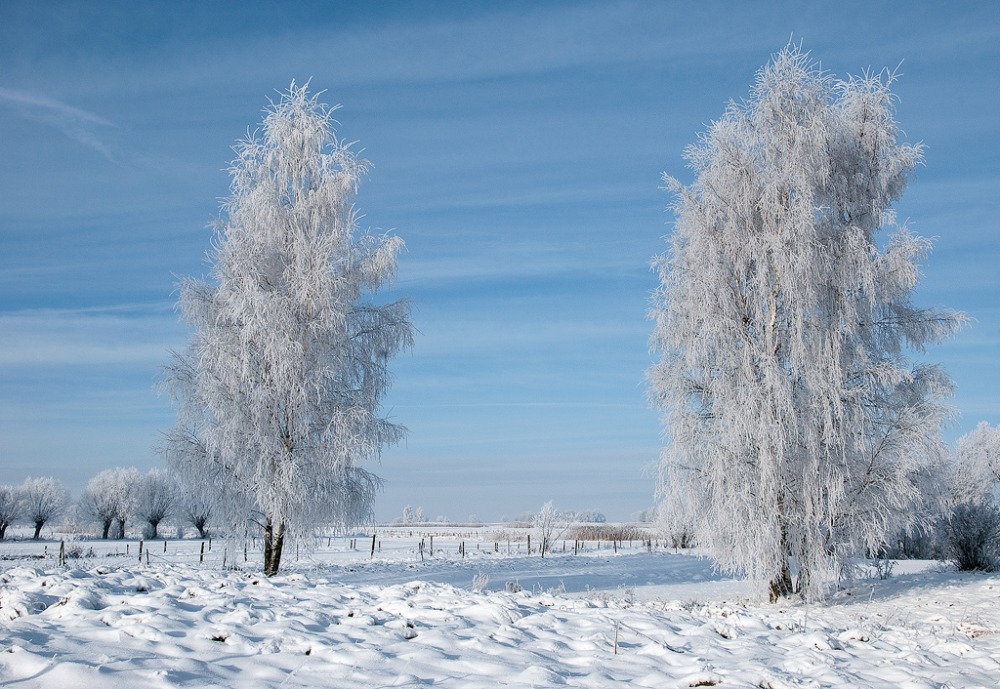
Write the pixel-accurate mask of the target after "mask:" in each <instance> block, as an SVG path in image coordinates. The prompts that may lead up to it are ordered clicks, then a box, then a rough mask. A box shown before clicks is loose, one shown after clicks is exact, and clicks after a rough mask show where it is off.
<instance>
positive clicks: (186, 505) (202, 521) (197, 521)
mask: <svg viewBox="0 0 1000 689" xmlns="http://www.w3.org/2000/svg"><path fill="white" fill-rule="evenodd" d="M181 513H182V514H183V516H184V519H185V520H186V521H187V523H189V524H190V525H191V526H193V527H194V528H196V529H197V530H198V538H207V537H208V523H209V522H210V521H211V519H212V503H211V502H209V501H208V500H206V499H204V498H200V497H198V496H197V495H183V496H181Z"/></svg>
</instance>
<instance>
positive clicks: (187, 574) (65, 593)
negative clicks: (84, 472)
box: [0, 527, 1000, 689]
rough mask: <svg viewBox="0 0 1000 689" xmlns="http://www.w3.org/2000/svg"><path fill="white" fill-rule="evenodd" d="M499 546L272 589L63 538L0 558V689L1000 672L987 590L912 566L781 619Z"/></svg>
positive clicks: (813, 683) (906, 679) (861, 682)
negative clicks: (63, 550)
mask: <svg viewBox="0 0 1000 689" xmlns="http://www.w3.org/2000/svg"><path fill="white" fill-rule="evenodd" d="M432 535H433V536H434V555H433V557H432V556H431V555H430V547H429V541H430V537H431V536H432ZM496 535H497V527H481V528H477V529H460V528H451V529H445V528H442V529H438V528H434V529H427V528H420V529H416V528H415V529H412V530H411V529H408V528H407V529H383V530H381V531H380V532H379V533H376V553H375V556H374V557H372V556H371V537H370V535H358V536H357V537H339V538H333V537H331V538H330V539H329V540H328V541H323V540H320V542H319V546H320V547H319V548H318V549H317V550H316V551H314V552H312V553H309V554H305V553H300V554H299V557H298V559H297V560H296V558H295V554H294V549H293V552H291V553H286V565H285V567H284V570H283V572H282V573H281V574H279V575H278V576H276V577H273V578H272V579H266V578H264V577H262V576H260V575H259V563H258V560H257V557H256V554H255V553H253V552H249V553H248V557H249V562H247V563H243V562H242V558H243V553H242V552H240V553H237V562H236V565H237V567H236V568H233V567H232V553H231V552H230V550H229V549H227V548H226V547H225V546H224V544H222V543H221V542H214V543H213V544H212V547H211V550H208V551H207V556H206V557H205V558H204V561H203V562H199V561H198V560H199V558H200V552H201V541H193V540H186V541H166V553H164V552H163V543H164V542H163V541H154V542H152V543H150V544H143V547H144V555H143V559H142V562H141V563H140V562H139V560H138V553H137V550H138V541H130V542H115V541H80V542H69V543H68V546H67V549H68V550H69V549H72V550H73V554H74V555H79V556H78V557H70V558H68V560H67V565H66V566H60V565H59V564H58V560H57V559H56V555H57V552H58V546H59V543H58V542H51V541H50V542H48V543H30V542H24V541H13V542H4V543H0V557H3V558H14V559H4V560H2V561H0V685H3V686H11V687H40V688H41V687H43V688H46V689H49V688H56V687H58V688H60V689H61V688H63V687H97V686H100V687H123V688H124V687H130V688H131V687H164V688H165V687H231V686H237V685H238V686H240V687H248V688H250V689H255V688H257V687H261V688H263V687H320V686H322V687H386V686H411V687H415V686H444V687H463V688H465V687H497V686H511V687H558V686H575V687H610V686H622V685H624V686H638V687H686V686H719V687H760V688H767V687H770V688H771V689H783V688H786V687H787V688H791V687H904V688H921V689H923V688H928V689H929V688H931V687H934V688H941V687H952V688H954V689H958V688H959V687H995V686H996V678H997V677H1000V635H998V634H997V632H998V629H1000V577H998V576H995V575H991V576H986V575H974V574H957V573H955V572H953V571H950V570H948V569H947V568H945V567H942V566H940V565H938V564H936V563H927V562H909V563H899V564H898V565H897V566H896V568H895V574H894V575H893V576H892V577H890V578H889V579H887V580H880V579H877V578H874V579H864V580H859V581H856V582H854V583H853V584H852V585H850V586H847V587H845V588H843V589H842V590H841V591H839V592H836V593H834V594H832V595H831V598H830V599H829V601H828V602H826V603H825V604H822V605H808V606H807V605H795V606H786V605H768V604H765V603H761V602H760V601H756V600H753V599H751V598H750V597H749V589H748V588H747V586H746V584H745V583H744V582H742V581H739V580H734V579H732V578H728V577H723V576H720V575H719V574H717V573H715V572H713V570H712V567H711V564H710V562H709V561H708V560H707V559H704V558H699V557H696V556H693V555H690V554H675V553H673V552H670V551H666V550H663V549H659V548H656V547H655V546H654V547H653V548H649V547H648V546H646V545H643V544H641V543H639V542H634V543H633V544H632V547H631V548H630V547H628V543H623V544H622V545H621V547H618V548H617V552H615V547H614V546H612V545H611V544H610V543H605V544H603V545H602V547H601V549H600V550H598V549H597V544H596V543H588V544H587V546H586V549H585V550H584V551H583V552H581V553H580V554H578V555H576V556H574V555H572V549H573V543H572V541H571V542H570V543H569V544H568V549H567V550H568V552H567V554H563V553H562V552H561V551H562V548H561V543H560V544H559V546H558V547H557V550H558V551H559V552H557V553H556V554H554V555H553V556H549V557H546V558H545V559H542V558H541V557H539V556H538V555H537V553H535V554H532V555H531V556H528V555H527V552H526V545H527V543H526V539H525V540H524V541H521V540H518V539H517V537H516V536H514V537H513V538H512V541H511V546H510V548H511V552H510V554H508V552H507V544H506V540H504V541H502V542H501V541H499V540H497V539H496V538H495V536H496ZM524 535H525V536H526V535H527V534H526V533H525V534H524ZM421 542H423V543H424V549H423V551H424V552H423V559H421V552H420V551H421V548H420V543H421ZM463 544H464V551H465V556H464V557H463V556H462V553H461V549H462V545H463ZM77 546H79V547H80V548H81V552H77V551H76V550H75V548H76V547H77ZM518 547H519V548H520V550H518ZM91 549H92V550H91ZM126 550H127V553H126V552H125V551H126ZM220 551H221V552H220ZM53 553H56V555H53ZM39 555H41V556H42V557H38V556H39ZM147 555H148V560H147ZM223 557H224V558H225V559H226V561H227V566H226V567H225V568H223V567H222V560H223ZM147 562H148V564H147Z"/></svg>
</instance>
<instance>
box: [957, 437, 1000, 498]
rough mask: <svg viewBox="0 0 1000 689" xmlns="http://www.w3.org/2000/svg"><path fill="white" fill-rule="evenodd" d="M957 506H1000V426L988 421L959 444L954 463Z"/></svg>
mask: <svg viewBox="0 0 1000 689" xmlns="http://www.w3.org/2000/svg"><path fill="white" fill-rule="evenodd" d="M951 474H952V476H951V494H952V501H953V503H956V504H957V503H962V502H993V503H995V504H997V505H1000V427H993V426H990V425H989V424H988V423H986V422H985V421H982V422H980V423H979V425H977V426H976V428H975V429H973V430H972V431H970V432H968V433H966V434H965V435H963V436H962V437H961V438H959V439H958V442H956V443H955V451H954V454H953V456H952V462H951Z"/></svg>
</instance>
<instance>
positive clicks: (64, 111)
mask: <svg viewBox="0 0 1000 689" xmlns="http://www.w3.org/2000/svg"><path fill="white" fill-rule="evenodd" d="M0 105H7V106H8V107H11V108H13V109H14V110H16V111H18V112H19V113H21V114H22V116H24V117H26V118H28V119H32V120H38V121H41V122H44V123H46V124H49V125H51V126H53V127H56V128H57V129H60V130H62V132H63V133H64V134H66V135H67V136H68V137H70V138H71V139H73V140H74V141H76V142H77V143H79V144H82V145H84V146H86V147H88V148H92V149H94V150H95V151H97V152H98V153H100V154H101V155H103V156H104V157H105V158H107V159H108V160H111V161H113V160H114V157H113V156H112V154H111V150H110V149H109V148H108V146H107V145H106V144H105V143H104V141H102V140H101V138H100V137H99V136H98V135H97V132H96V130H97V129H98V128H101V127H114V126H115V125H114V123H113V122H111V121H109V120H107V119H105V118H103V117H101V116H100V115H95V114H94V113H92V112H88V111H86V110H82V109H80V108H76V107H73V106H72V105H67V104H66V103H62V102H60V101H58V100H55V99H54V98H49V97H47V96H39V95H36V94H31V93H25V92H23V91H15V90H13V89H7V88H0Z"/></svg>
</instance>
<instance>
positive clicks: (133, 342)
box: [0, 305, 183, 366]
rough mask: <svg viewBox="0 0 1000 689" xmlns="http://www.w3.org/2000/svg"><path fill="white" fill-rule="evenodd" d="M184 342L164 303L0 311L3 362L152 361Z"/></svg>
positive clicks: (46, 363) (78, 362)
mask: <svg viewBox="0 0 1000 689" xmlns="http://www.w3.org/2000/svg"><path fill="white" fill-rule="evenodd" d="M182 343H183V334H182V331H181V327H180V325H179V324H178V322H177V316H176V314H174V313H173V311H172V310H170V309H168V308H164V307H162V306H160V305H135V306H133V305H128V306H120V307H111V308H102V309H80V310H60V309H32V310H24V311H15V312H7V313H0V366H41V365H95V364H149V365H156V364H158V363H162V362H164V361H165V359H166V356H167V350H168V348H169V347H172V346H173V347H178V346H180V345H181V344H182Z"/></svg>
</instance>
